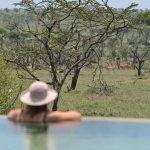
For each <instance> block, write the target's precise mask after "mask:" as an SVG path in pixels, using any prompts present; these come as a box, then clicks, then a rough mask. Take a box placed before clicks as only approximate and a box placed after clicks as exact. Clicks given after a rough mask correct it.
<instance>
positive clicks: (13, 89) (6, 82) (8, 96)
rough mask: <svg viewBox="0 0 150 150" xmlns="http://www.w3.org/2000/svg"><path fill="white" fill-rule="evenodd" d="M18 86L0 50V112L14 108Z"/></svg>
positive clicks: (6, 111)
mask: <svg viewBox="0 0 150 150" xmlns="http://www.w3.org/2000/svg"><path fill="white" fill-rule="evenodd" d="M19 86H20V85H19V81H18V80H17V78H16V77H15V76H14V74H13V73H12V70H11V69H10V67H9V66H8V65H6V64H5V62H4V60H3V55H2V52H1V51H0V114H6V113H8V111H10V110H11V109H12V108H14V106H15V104H16V99H17V98H18V91H19V88H20V87H19Z"/></svg>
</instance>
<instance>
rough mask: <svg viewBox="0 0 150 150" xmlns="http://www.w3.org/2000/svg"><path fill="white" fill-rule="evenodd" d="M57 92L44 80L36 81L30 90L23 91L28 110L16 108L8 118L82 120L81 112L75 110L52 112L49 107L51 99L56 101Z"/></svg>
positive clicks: (21, 98)
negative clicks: (49, 87) (50, 88)
mask: <svg viewBox="0 0 150 150" xmlns="http://www.w3.org/2000/svg"><path fill="white" fill-rule="evenodd" d="M56 97H57V92H56V91H54V90H48V86H47V85H46V84H45V83H43V82H34V83H33V84H31V86H30V88H29V90H27V91H25V92H23V93H22V94H21V96H20V100H21V101H22V102H23V103H25V104H26V105H27V108H26V110H22V109H15V110H12V111H10V112H9V113H8V119H9V120H12V121H15V122H44V123H45V122H58V121H68V120H71V121H73V120H74V121H80V119H81V114H80V113H79V112H75V111H69V112H59V111H54V112H51V111H50V110H48V108H47V104H48V103H49V102H50V101H54V100H55V99H56Z"/></svg>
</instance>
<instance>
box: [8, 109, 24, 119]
mask: <svg viewBox="0 0 150 150" xmlns="http://www.w3.org/2000/svg"><path fill="white" fill-rule="evenodd" d="M21 112H22V110H21V109H20V108H17V109H14V110H11V111H10V112H9V113H8V114H7V117H8V119H9V120H12V121H18V120H19V117H20V114H21Z"/></svg>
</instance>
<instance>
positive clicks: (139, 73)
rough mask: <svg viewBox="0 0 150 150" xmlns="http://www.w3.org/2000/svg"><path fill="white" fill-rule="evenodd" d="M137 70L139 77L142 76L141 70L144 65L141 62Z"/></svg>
mask: <svg viewBox="0 0 150 150" xmlns="http://www.w3.org/2000/svg"><path fill="white" fill-rule="evenodd" d="M137 70H138V76H141V70H142V63H141V62H139V66H138V68H137Z"/></svg>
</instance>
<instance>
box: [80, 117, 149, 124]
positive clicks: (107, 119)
mask: <svg viewBox="0 0 150 150" xmlns="http://www.w3.org/2000/svg"><path fill="white" fill-rule="evenodd" d="M82 120H97V121H98V120H101V121H120V122H137V123H150V118H123V117H122V118H121V117H120V118H119V117H91V116H87V117H82Z"/></svg>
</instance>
